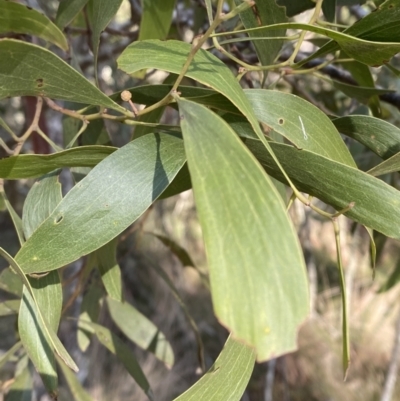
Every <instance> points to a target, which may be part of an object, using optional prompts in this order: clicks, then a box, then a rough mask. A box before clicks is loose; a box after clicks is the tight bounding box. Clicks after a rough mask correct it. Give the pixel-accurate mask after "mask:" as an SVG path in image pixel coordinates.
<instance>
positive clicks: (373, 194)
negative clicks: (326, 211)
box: [246, 139, 400, 239]
mask: <svg viewBox="0 0 400 401" xmlns="http://www.w3.org/2000/svg"><path fill="white" fill-rule="evenodd" d="M246 145H247V146H248V147H249V149H250V150H251V152H252V153H253V154H254V155H255V156H256V158H257V159H258V160H259V161H260V163H261V164H262V166H263V167H264V168H265V169H266V171H267V172H268V174H271V175H272V176H273V177H275V178H277V179H278V180H280V181H282V182H285V180H284V178H283V177H282V174H281V173H279V172H278V169H277V167H276V165H275V164H274V162H273V160H272V158H271V156H270V155H269V154H268V152H266V151H265V149H263V145H262V144H261V143H260V142H259V141H257V140H251V139H246ZM271 147H272V148H273V149H274V152H275V153H276V155H277V156H278V158H279V160H280V161H281V163H282V166H283V167H284V168H285V170H286V171H287V173H288V174H289V177H291V179H292V180H293V182H294V183H295V184H296V186H297V188H298V189H299V190H301V191H303V192H305V193H308V194H310V195H313V196H315V197H316V198H318V199H321V200H322V201H323V202H325V203H327V204H329V205H332V206H333V207H335V209H336V210H341V209H343V208H345V207H347V206H348V205H349V204H350V203H351V202H355V203H354V207H353V208H351V209H350V210H349V211H348V212H346V213H345V216H347V217H349V218H351V219H353V220H354V221H356V222H358V223H361V224H363V225H365V226H366V227H370V228H372V229H374V230H376V231H379V232H381V233H382V234H385V235H387V236H388V237H392V238H396V239H400V215H399V213H398V212H397V211H398V209H399V207H400V192H399V191H398V190H396V189H394V188H393V187H391V186H389V185H387V184H386V183H384V182H383V181H381V180H379V179H377V178H375V177H372V176H371V175H369V174H366V173H364V172H362V171H360V170H357V169H355V168H352V167H349V166H346V165H344V164H341V163H338V162H335V161H333V160H330V159H327V158H325V157H323V156H320V155H317V154H315V153H312V152H309V151H307V150H304V149H303V150H298V149H296V148H294V147H292V146H289V145H282V144H277V143H274V144H271Z"/></svg>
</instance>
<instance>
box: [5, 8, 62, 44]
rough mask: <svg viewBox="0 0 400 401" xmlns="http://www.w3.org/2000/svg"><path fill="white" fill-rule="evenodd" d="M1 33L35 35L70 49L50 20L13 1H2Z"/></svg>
mask: <svg viewBox="0 0 400 401" xmlns="http://www.w3.org/2000/svg"><path fill="white" fill-rule="evenodd" d="M0 10H1V13H0V33H9V32H13V33H22V34H28V35H35V36H38V37H39V38H42V39H45V40H48V41H49V42H51V43H54V44H56V45H57V46H59V47H60V48H61V49H63V50H67V49H68V43H67V39H66V38H65V36H64V34H63V33H62V32H61V31H60V29H59V28H58V27H57V26H56V25H54V24H53V23H52V22H51V21H50V20H49V18H47V17H46V16H45V15H43V14H41V13H39V12H38V11H36V10H34V9H33V8H30V7H27V6H25V5H23V4H19V3H15V2H13V1H6V0H0Z"/></svg>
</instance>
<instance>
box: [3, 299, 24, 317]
mask: <svg viewBox="0 0 400 401" xmlns="http://www.w3.org/2000/svg"><path fill="white" fill-rule="evenodd" d="M20 302H21V301H20V300H19V299H15V300H12V301H4V302H1V303H0V316H8V315H15V314H17V313H18V310H19V304H20Z"/></svg>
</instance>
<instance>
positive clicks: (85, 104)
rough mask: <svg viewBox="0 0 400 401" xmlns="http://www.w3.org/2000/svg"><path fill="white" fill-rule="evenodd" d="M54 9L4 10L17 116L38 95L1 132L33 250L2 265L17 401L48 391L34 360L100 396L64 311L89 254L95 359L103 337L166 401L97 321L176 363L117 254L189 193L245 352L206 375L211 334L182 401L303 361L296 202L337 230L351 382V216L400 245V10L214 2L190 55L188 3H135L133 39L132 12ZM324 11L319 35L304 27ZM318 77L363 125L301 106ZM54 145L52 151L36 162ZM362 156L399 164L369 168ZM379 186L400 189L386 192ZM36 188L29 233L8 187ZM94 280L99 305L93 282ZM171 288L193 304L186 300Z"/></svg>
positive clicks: (222, 317)
mask: <svg viewBox="0 0 400 401" xmlns="http://www.w3.org/2000/svg"><path fill="white" fill-rule="evenodd" d="M53 3H55V4H56V11H55V13H54V12H52V10H51V9H50V7H49V8H45V12H46V14H43V13H42V12H40V11H39V10H36V9H31V8H30V7H27V6H25V5H23V4H21V3H17V2H12V1H7V0H0V10H1V12H0V34H1V39H0V98H1V99H5V100H3V103H2V104H7V102H9V101H10V100H9V99H8V98H13V97H25V96H26V97H32V96H33V97H35V98H36V100H35V101H36V103H35V106H34V113H33V118H32V121H31V123H30V125H28V126H27V128H26V129H25V131H24V132H23V133H22V134H19V135H17V134H16V133H14V131H13V129H11V128H10V127H9V126H8V125H7V123H6V121H5V118H4V119H3V118H0V125H1V127H2V129H3V131H2V132H3V133H4V135H3V136H1V137H0V145H1V146H2V148H3V150H4V152H5V153H7V155H6V156H5V157H3V158H1V159H0V184H1V185H0V196H1V199H2V203H3V205H4V209H6V210H8V212H9V213H10V215H11V218H12V220H13V223H14V225H15V230H16V232H17V234H18V238H19V241H20V249H19V250H18V251H17V252H16V253H15V254H14V255H10V254H9V253H8V252H7V251H5V250H4V249H2V248H1V249H0V252H1V255H2V256H3V258H4V259H5V260H6V262H7V264H8V265H9V268H7V269H5V270H3V272H2V273H1V277H0V280H1V288H2V289H3V290H5V291H7V292H8V293H9V294H10V297H11V298H12V300H11V301H10V300H7V301H4V303H3V304H1V305H0V306H4V312H3V313H4V315H5V314H10V313H13V314H14V313H18V333H19V337H20V342H18V343H17V344H15V345H14V346H13V347H12V348H11V349H10V351H9V352H7V353H6V354H5V355H3V357H2V359H1V362H0V364H4V363H5V362H6V361H8V360H9V359H10V358H12V357H13V356H14V355H18V359H19V364H20V365H21V367H20V369H19V370H17V371H16V380H15V381H14V383H13V384H12V386H11V387H10V389H9V393H10V394H11V393H12V392H13V391H14V392H18V391H19V392H21V391H22V392H27V393H29V392H30V391H31V386H32V376H31V374H32V370H31V368H30V365H29V364H28V358H29V359H30V360H31V361H32V363H33V365H34V368H35V369H36V371H37V372H38V373H39V374H40V376H41V378H42V380H43V384H44V385H45V387H46V389H47V391H48V392H49V394H51V395H52V396H53V397H54V398H57V393H58V373H57V365H59V366H60V367H61V371H62V372H63V375H64V376H65V378H66V381H67V383H68V385H69V386H70V389H71V392H72V394H73V396H74V397H75V399H76V400H88V399H90V396H89V395H88V394H87V393H86V392H85V390H84V389H83V388H82V386H81V384H80V383H79V381H78V380H77V378H76V376H75V374H74V373H73V371H78V369H79V366H78V365H77V364H76V363H75V361H74V360H73V358H72V357H71V355H70V352H69V351H68V349H66V348H65V347H64V345H63V344H62V342H61V341H60V340H59V338H58V336H57V332H58V330H59V326H60V321H61V318H63V319H64V318H66V317H67V316H66V315H64V314H63V315H62V313H61V312H62V308H63V291H62V286H63V282H64V281H66V280H67V278H66V276H65V275H64V274H62V272H64V271H65V270H64V269H63V268H64V267H66V266H68V265H70V264H71V263H73V262H75V261H77V260H79V259H81V258H82V257H85V258H86V263H85V264H84V268H83V269H82V271H81V272H80V283H81V285H80V286H79V287H77V293H76V294H75V295H74V296H75V298H76V297H78V295H83V301H82V303H81V312H80V315H79V319H78V321H77V322H76V332H77V339H78V344H79V346H80V347H81V349H82V350H85V349H86V348H87V347H88V345H89V343H90V341H91V340H92V338H93V336H95V337H97V338H98V340H99V341H100V343H101V344H102V345H104V347H106V348H107V349H108V350H109V351H110V352H111V353H113V354H114V355H115V356H116V357H117V358H118V359H119V360H120V361H121V362H122V364H123V365H124V367H125V368H126V370H127V371H128V372H129V374H130V375H131V376H132V377H133V378H134V379H135V381H136V382H137V384H138V385H139V386H140V388H141V389H142V390H143V391H144V393H145V394H146V395H147V397H148V398H149V399H156V397H155V395H154V394H153V391H152V389H151V387H150V384H149V382H148V381H147V379H146V377H145V375H144V373H143V371H142V369H141V367H140V365H139V364H138V362H137V361H136V359H135V356H134V354H133V353H132V351H131V350H130V349H129V347H127V346H126V344H125V343H124V342H123V341H121V339H120V338H119V337H118V336H117V335H116V334H115V333H113V332H112V331H110V329H108V328H106V327H104V326H102V325H101V324H100V323H99V320H98V319H99V310H100V307H102V308H104V307H105V308H107V309H108V312H109V315H110V316H111V319H112V320H113V321H114V323H115V324H116V326H118V328H119V329H120V330H121V332H122V333H124V335H125V336H126V337H127V338H128V339H129V340H131V341H132V342H133V343H135V344H136V345H138V346H139V347H140V348H143V349H144V350H148V351H149V352H152V353H153V354H154V355H155V357H156V358H158V359H159V360H160V361H162V362H163V363H164V364H165V365H166V366H168V367H171V366H172V365H173V364H174V353H173V350H172V348H171V346H170V344H169V342H168V338H166V337H165V335H164V334H163V333H162V330H160V328H159V327H157V326H156V325H155V324H154V323H152V322H151V321H150V320H149V319H148V318H147V317H146V316H145V315H144V314H142V313H141V312H139V311H138V310H137V309H136V308H135V307H134V306H133V305H131V304H129V303H128V302H126V301H125V300H124V296H123V287H124V283H123V282H122V280H121V271H120V267H119V265H118V260H117V258H116V247H117V243H118V237H119V236H120V234H122V233H123V232H124V231H125V230H126V229H127V228H129V227H130V226H131V225H132V224H133V223H134V222H135V221H137V220H138V219H139V218H140V217H141V216H143V215H144V214H145V213H146V211H147V210H149V208H151V207H152V205H153V204H154V203H155V202H157V201H158V200H159V199H161V198H166V197H170V196H173V195H176V194H179V193H182V192H183V191H186V190H188V189H193V193H194V198H195V203H196V208H197V211H198V218H199V222H200V225H201V228H202V232H203V238H204V244H205V249H206V254H207V263H208V272H209V277H204V275H202V278H203V279H204V280H205V281H206V282H207V281H208V280H209V281H210V291H211V296H212V302H213V308H214V311H215V315H216V317H217V318H218V320H219V322H220V323H221V324H222V325H223V326H224V327H226V328H227V329H228V331H229V332H230V336H229V338H228V340H227V342H226V344H225V347H224V349H223V350H222V352H221V354H220V356H219V357H218V359H217V360H216V361H215V363H214V365H213V366H212V367H211V368H210V369H209V370H208V372H205V370H204V369H205V366H204V360H203V359H202V357H201V353H202V344H201V337H200V336H197V338H198V345H199V354H200V357H199V365H200V366H201V369H202V370H203V373H204V376H202V377H201V378H200V380H199V381H198V382H197V383H195V384H194V386H193V387H192V388H190V389H189V390H188V391H187V392H185V393H184V394H182V395H180V396H179V397H178V398H176V399H177V400H200V399H204V400H216V401H225V400H239V399H240V398H241V396H242V394H243V392H244V390H245V388H246V385H247V383H248V381H249V378H250V375H251V372H252V370H253V366H254V363H255V362H256V361H258V362H261V361H266V360H268V359H270V358H272V357H276V356H278V355H282V354H285V353H288V352H291V351H293V350H295V349H296V337H297V330H298V327H299V325H300V324H301V323H302V322H303V321H304V320H305V319H306V318H307V316H308V310H309V299H308V298H309V297H308V282H307V274H306V266H305V263H304V257H303V253H302V250H301V246H300V243H299V240H298V237H297V233H296V231H295V228H294V225H293V223H292V221H291V219H290V217H289V214H288V211H287V209H289V208H290V206H291V204H292V203H293V200H294V199H298V200H299V201H300V202H302V203H303V204H304V205H305V206H307V207H310V208H312V209H313V210H314V211H315V212H317V213H319V214H320V215H321V216H322V217H323V218H325V219H330V220H331V221H332V222H333V227H334V230H335V233H336V246H337V249H338V268H339V271H340V274H341V277H342V280H341V286H342V301H343V302H342V304H343V322H342V325H343V369H344V372H346V371H347V368H348V364H349V359H350V354H349V341H348V337H349V332H348V322H347V309H346V297H345V292H344V285H345V284H344V280H343V266H342V262H341V257H340V231H339V227H338V223H337V218H338V216H340V215H342V214H344V215H345V216H347V217H348V218H350V219H352V220H353V221H354V222H356V223H359V224H361V225H363V226H365V227H366V228H367V230H368V232H369V233H370V235H371V247H372V250H373V254H374V250H375V245H374V242H373V232H374V231H377V232H379V233H382V234H384V235H385V236H388V237H391V238H395V239H400V231H399V227H400V217H399V213H398V208H399V205H400V193H399V191H398V189H397V188H396V182H395V180H391V179H390V175H389V174H392V173H395V172H397V171H399V168H400V162H399V160H400V159H399V153H398V152H399V150H400V130H399V129H398V128H397V127H396V126H395V125H393V124H391V123H390V122H389V121H390V120H391V119H392V114H393V112H392V111H391V110H392V109H391V108H390V107H393V106H391V105H395V106H396V105H397V106H398V104H399V100H398V97H397V94H396V93H393V91H391V90H390V89H389V88H383V87H381V86H378V85H377V84H376V80H375V79H374V78H375V76H377V75H379V71H380V70H382V71H383V70H389V71H390V73H391V74H395V75H397V76H398V75H399V70H398V69H396V67H395V65H396V58H395V57H394V56H395V55H396V54H397V53H398V52H399V51H400V36H399V35H400V31H399V29H398V26H399V23H400V1H399V0H386V1H384V2H376V3H377V4H376V6H377V7H376V9H375V10H373V12H368V13H366V15H365V16H364V17H363V18H361V19H360V20H359V21H357V22H354V23H352V24H350V25H348V26H345V25H343V24H339V23H336V22H335V21H337V20H339V16H337V15H336V11H337V10H338V9H341V8H339V7H338V6H341V7H342V6H344V5H347V3H348V2H344V1H340V0H338V1H330V0H324V1H322V0H317V1H316V2H315V3H314V2H311V1H294V0H284V1H283V0H282V1H278V2H276V1H275V0H263V1H261V0H256V1H241V0H235V1H227V2H224V1H223V0H218V1H216V2H212V1H211V0H206V1H205V2H204V4H203V2H198V3H199V4H198V5H197V6H196V7H195V6H188V7H193V8H194V9H195V11H194V16H193V17H192V20H191V21H189V22H188V24H189V26H190V28H191V31H192V32H194V34H197V33H200V35H198V36H195V37H194V38H193V41H192V42H191V43H188V42H187V41H185V40H184V37H183V35H181V32H179V24H177V23H176V21H175V20H174V18H176V17H175V16H174V15H176V13H175V14H174V10H175V9H176V7H178V8H179V7H180V6H183V4H184V3H183V2H178V4H176V3H175V2H174V1H171V0H168V1H166V0H144V1H143V2H142V9H141V13H137V11H135V8H134V7H133V5H134V4H136V3H135V2H131V3H129V4H130V5H131V9H132V16H131V18H130V21H128V23H127V25H126V26H124V27H122V28H121V27H119V30H118V29H116V28H113V26H112V25H110V22H111V21H113V19H114V17H115V15H116V14H117V12H118V10H119V9H121V4H122V7H124V4H125V5H127V4H128V2H126V3H125V2H122V1H121V0H108V1H100V0H90V1H87V0H83V1H82V0H65V1H60V2H59V3H58V2H53ZM342 3H343V4H342ZM345 3H346V4H345ZM354 3H357V2H354ZM358 3H359V2H358ZM371 7H372V5H371ZM180 9H181V12H182V8H180ZM309 9H312V11H310V12H309V14H308V15H309V22H308V23H300V22H298V21H297V19H296V18H294V19H293V17H296V16H297V15H298V14H299V13H301V12H303V11H305V10H309ZM370 9H371V8H370ZM346 10H347V8H346ZM196 17H199V18H196ZM128 19H129V18H128ZM203 19H204V20H205V21H203ZM199 21H200V22H199ZM339 22H340V21H339ZM292 32H296V33H294V34H293V33H292ZM310 33H312V35H310ZM79 35H81V36H82V37H83V38H84V39H82V38H81V39H79ZM121 37H122V38H124V37H125V38H128V42H127V41H126V40H124V39H119V40H117V38H121ZM82 40H87V43H86V46H87V48H89V49H90V51H91V52H90V57H89V66H90V68H87V67H85V68H84V64H85V63H86V64H87V60H86V59H87V57H86V55H85V54H84V52H82V49H81V48H80V46H82ZM306 42H308V43H309V44H312V45H313V46H314V47H313V48H314V49H315V51H313V52H312V53H311V54H305V53H304V51H303V50H302V49H303V48H302V47H301V46H302V45H304V44H305V43H306ZM120 44H123V46H121V45H120ZM110 49H111V52H107V51H109V50H110ZM103 50H104V52H103ZM110 54H111V56H112V58H111V59H110ZM85 57H86V58H85ZM115 62H116V63H117V66H118V71H116V69H115ZM109 65H111V66H112V67H111V69H114V75H115V80H116V79H117V77H121V76H123V77H124V78H123V79H122V80H121V79H120V81H121V82H123V84H122V85H107V83H106V82H105V80H104V77H103V75H102V73H101V72H102V69H103V68H104V66H109ZM377 68H379V69H377ZM83 70H84V71H83ZM157 71H165V72H167V73H169V76H168V77H167V78H166V79H165V81H164V82H163V83H160V82H158V83H154V82H153V83H151V82H152V81H151V80H150V78H151V75H152V74H153V73H154V72H157ZM303 76H305V77H307V79H308V81H307V82H308V85H311V83H310V82H311V80H312V79H314V81H315V82H317V83H318V85H321V86H322V85H331V87H333V88H334V89H335V91H336V92H335V93H339V91H341V93H343V94H344V95H343V96H345V95H347V96H348V97H350V98H352V99H353V102H356V103H354V104H357V107H358V108H357V109H356V110H355V113H352V112H351V110H349V107H345V108H344V109H342V110H338V109H335V108H332V109H329V105H326V104H322V105H321V102H319V101H318V100H316V99H315V98H313V96H311V95H310V96H308V95H307V89H306V90H305V91H302V90H299V87H298V85H297V84H298V82H300V81H299V79H300V78H301V77H303ZM378 79H379V77H378ZM115 80H114V82H115ZM284 80H286V81H285V82H286V87H285V86H284V85H281V83H282V82H283V81H284ZM288 85H289V87H291V92H292V93H288V90H287V88H288ZM110 88H111V89H112V90H114V91H115V92H114V93H111V92H112V91H111V90H110ZM277 89H281V90H277ZM381 102H382V103H381ZM390 104H391V105H390ZM138 105H142V107H139V106H138ZM45 107H46V109H48V110H52V111H54V112H56V113H58V114H61V115H63V119H64V120H63V138H62V141H61V142H62V143H61V142H60V141H59V142H57V141H53V140H52V139H50V137H51V135H48V132H45V130H44V129H43V128H42V125H41V120H40V119H41V117H43V114H44V108H45ZM168 111H170V112H172V113H176V117H174V119H173V121H172V123H171V121H168V123H166V122H165V119H163V115H165V113H166V112H168ZM361 114H362V115H361ZM384 119H386V120H389V121H385V120H384ZM104 122H107V124H109V123H110V122H111V123H114V124H116V126H118V128H117V129H121V130H122V129H126V128H127V127H128V128H129V129H131V131H133V135H131V137H130V138H127V137H126V138H125V140H123V141H122V142H123V143H122V144H121V141H118V143H119V144H120V145H122V146H119V147H117V146H113V144H112V143H111V141H110V138H109V136H108V133H107V130H106V128H105V127H108V125H106V126H105V125H104ZM124 127H125V128H124ZM33 134H35V135H36V136H37V135H39V136H37V137H36V139H35V137H34V136H33ZM341 134H343V135H345V136H346V138H344V136H342V135H341ZM6 135H8V136H7V137H6ZM40 138H41V140H42V141H45V142H44V143H46V144H47V145H46V146H48V147H49V149H51V152H48V153H51V154H46V152H44V153H41V152H30V151H29V149H33V150H34V151H35V146H34V144H35V141H36V142H37V141H39V139H40ZM348 138H351V139H350V140H349V139H348ZM356 142H358V143H360V144H362V145H363V146H364V148H363V149H364V152H373V153H375V154H376V155H378V156H379V157H380V158H381V159H383V161H382V162H381V163H380V164H379V163H375V164H374V165H371V166H368V167H367V168H364V166H362V165H361V164H360V163H359V162H358V159H357V154H356V152H357V149H358V148H357V146H356V145H354V144H356ZM349 143H350V146H349ZM398 166H399V167H398ZM83 167H85V168H86V170H79V171H80V175H79V176H78V174H77V173H78V172H79V171H78V170H77V168H83ZM65 168H69V169H71V172H73V175H74V180H75V181H74V186H73V187H72V188H71V189H70V190H69V191H68V192H67V193H66V194H65V195H63V194H62V192H61V186H60V181H59V177H60V172H61V169H65ZM382 175H385V176H384V178H385V179H384V180H381V179H380V178H377V177H379V176H382ZM388 177H389V178H388ZM27 178H34V179H36V182H35V184H34V185H33V186H32V187H31V189H30V191H29V193H28V194H27V196H26V199H25V202H24V206H23V213H22V218H21V217H20V216H19V215H18V213H17V212H16V211H15V210H14V207H15V205H13V204H12V202H10V201H9V200H8V198H7V195H6V191H5V190H4V188H6V189H7V186H5V184H7V182H8V181H11V180H22V179H27ZM386 178H387V179H386ZM392 184H393V185H392ZM287 188H288V189H290V191H291V193H292V196H291V198H290V199H287V197H286V189H287ZM314 198H317V199H319V200H321V201H323V202H324V203H325V204H326V205H328V206H329V207H331V209H328V208H326V207H321V205H320V203H317V201H316V200H314ZM332 208H333V209H334V211H332ZM154 235H155V237H156V238H158V239H159V240H160V241H162V242H163V243H164V244H165V245H167V246H168V247H169V248H170V250H171V252H173V253H175V254H176V255H177V256H178V257H179V258H180V260H181V261H182V262H183V264H193V262H192V261H191V259H190V256H189V255H188V254H187V253H186V251H185V250H184V249H183V248H181V247H180V246H179V245H178V244H176V243H174V242H173V241H172V240H171V239H168V238H165V237H162V236H160V235H157V234H154ZM0 245H1V244H0ZM95 270H97V272H98V274H99V276H100V277H101V280H102V282H103V285H104V287H103V288H101V289H99V288H94V287H90V286H88V282H89V277H90V275H91V274H92V272H93V271H95ZM158 273H159V274H160V276H161V277H163V278H164V279H165V280H166V282H167V283H168V286H169V287H170V288H171V291H172V292H174V294H176V296H177V297H178V299H179V300H180V302H182V304H183V305H184V303H183V301H182V300H181V299H180V298H179V294H178V293H177V291H176V289H175V287H174V284H173V283H172V282H171V281H168V280H169V279H168V277H167V276H164V275H163V272H162V270H158ZM86 289H87V291H86ZM7 305H8V306H7ZM0 310H1V309H0ZM189 319H191V318H190V316H189ZM192 323H193V324H192V326H193V328H194V330H195V332H196V325H195V323H194V322H193V321H192ZM21 345H22V347H23V348H21ZM21 349H22V351H21Z"/></svg>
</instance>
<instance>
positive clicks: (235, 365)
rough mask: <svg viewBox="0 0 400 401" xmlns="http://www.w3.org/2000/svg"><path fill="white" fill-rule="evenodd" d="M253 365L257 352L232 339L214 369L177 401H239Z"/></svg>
mask: <svg viewBox="0 0 400 401" xmlns="http://www.w3.org/2000/svg"><path fill="white" fill-rule="evenodd" d="M254 363H255V352H254V350H253V349H252V348H250V347H248V346H246V345H245V344H242V343H240V342H238V341H235V340H234V339H233V338H232V337H229V338H228V340H227V342H226V343H225V346H224V348H223V350H222V352H221V354H220V355H219V357H218V359H217V360H216V361H215V363H214V364H213V366H212V367H211V369H210V370H209V371H208V372H207V373H206V374H205V375H204V376H203V377H202V378H201V379H200V380H199V381H198V382H197V383H195V384H194V385H193V386H192V387H191V388H190V389H189V390H187V391H186V392H185V393H183V394H182V395H180V396H179V397H178V398H175V400H174V401H200V400H207V401H228V400H229V401H239V400H240V399H241V397H242V395H243V393H244V391H245V389H246V386H247V383H248V382H249V380H250V376H251V373H252V372H253V368H254Z"/></svg>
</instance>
